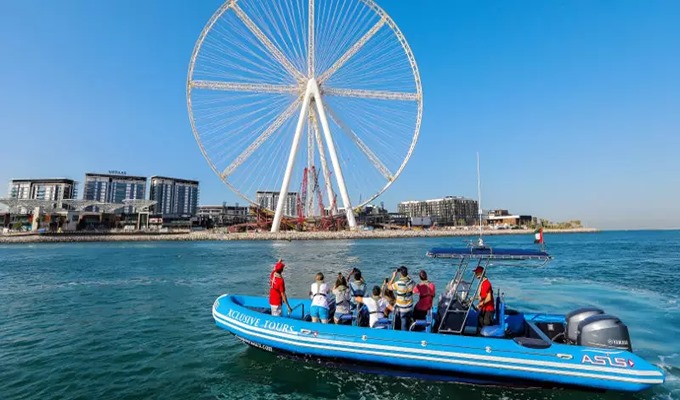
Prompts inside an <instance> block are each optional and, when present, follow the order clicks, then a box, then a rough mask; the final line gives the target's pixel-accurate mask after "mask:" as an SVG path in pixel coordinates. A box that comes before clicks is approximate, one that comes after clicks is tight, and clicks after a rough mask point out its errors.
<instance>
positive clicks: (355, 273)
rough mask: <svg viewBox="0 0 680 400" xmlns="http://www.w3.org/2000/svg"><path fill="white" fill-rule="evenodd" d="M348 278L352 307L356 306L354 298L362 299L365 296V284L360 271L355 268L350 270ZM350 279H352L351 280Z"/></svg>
mask: <svg viewBox="0 0 680 400" xmlns="http://www.w3.org/2000/svg"><path fill="white" fill-rule="evenodd" d="M349 276H350V278H349V279H348V282H349V291H350V293H351V294H352V306H356V302H355V301H354V298H355V297H364V295H365V294H366V282H364V278H362V277H361V271H360V270H358V269H356V268H352V272H350V273H349ZM352 277H353V278H354V279H351V278H352ZM352 308H354V307H352Z"/></svg>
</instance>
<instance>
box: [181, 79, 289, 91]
mask: <svg viewBox="0 0 680 400" xmlns="http://www.w3.org/2000/svg"><path fill="white" fill-rule="evenodd" d="M190 85H191V87H192V88H194V89H207V90H223V91H228V92H253V93H298V92H299V91H300V87H299V86H294V85H272V84H266V83H240V82H221V81H204V80H197V81H191V83H190Z"/></svg>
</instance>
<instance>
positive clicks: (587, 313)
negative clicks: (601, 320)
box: [565, 307, 604, 343]
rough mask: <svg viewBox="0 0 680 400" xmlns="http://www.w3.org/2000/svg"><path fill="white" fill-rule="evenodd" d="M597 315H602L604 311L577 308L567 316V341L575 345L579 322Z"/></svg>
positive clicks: (592, 308) (591, 308)
mask: <svg viewBox="0 0 680 400" xmlns="http://www.w3.org/2000/svg"><path fill="white" fill-rule="evenodd" d="M599 314H604V311H602V310H600V309H599V308H594V307H586V308H579V309H578V310H574V311H572V312H570V313H569V314H567V315H566V317H565V319H566V320H567V341H569V342H571V343H576V339H577V338H578V325H579V324H580V323H581V321H583V320H584V319H586V318H588V317H591V316H593V315H599Z"/></svg>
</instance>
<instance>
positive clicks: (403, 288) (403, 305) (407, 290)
mask: <svg viewBox="0 0 680 400" xmlns="http://www.w3.org/2000/svg"><path fill="white" fill-rule="evenodd" d="M413 286H414V285H413V280H411V278H410V277H406V279H404V278H399V280H398V281H396V282H394V287H395V289H394V296H395V297H396V298H397V303H396V306H397V308H400V309H409V308H412V307H413Z"/></svg>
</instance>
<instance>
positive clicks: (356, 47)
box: [318, 18, 385, 84]
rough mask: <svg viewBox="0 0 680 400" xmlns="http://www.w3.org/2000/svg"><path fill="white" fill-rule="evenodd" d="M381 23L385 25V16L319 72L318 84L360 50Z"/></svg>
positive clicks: (380, 26) (378, 28)
mask: <svg viewBox="0 0 680 400" xmlns="http://www.w3.org/2000/svg"><path fill="white" fill-rule="evenodd" d="M383 25H385V18H380V20H379V21H378V22H376V24H375V25H373V27H372V28H371V29H369V30H368V32H366V33H365V34H364V36H362V37H361V39H359V40H358V41H357V42H356V43H354V44H353V45H352V47H350V48H349V49H348V50H347V51H346V52H345V54H343V55H342V56H340V58H338V60H337V61H336V62H335V63H334V64H333V65H331V67H330V68H328V69H327V70H326V71H325V72H324V73H323V74H321V76H320V77H319V79H318V82H319V84H323V82H325V81H326V80H328V78H330V77H331V76H332V75H333V74H334V73H335V72H336V71H337V70H339V69H340V67H342V66H343V65H344V64H345V63H346V62H347V60H349V59H350V58H352V56H353V55H355V54H356V53H357V52H358V51H359V50H361V48H362V47H363V46H364V45H365V44H366V42H368V41H369V40H370V39H371V38H372V37H373V36H374V35H375V34H376V33H377V32H378V31H379V30H380V28H382V27H383Z"/></svg>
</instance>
